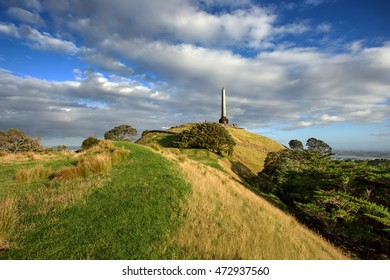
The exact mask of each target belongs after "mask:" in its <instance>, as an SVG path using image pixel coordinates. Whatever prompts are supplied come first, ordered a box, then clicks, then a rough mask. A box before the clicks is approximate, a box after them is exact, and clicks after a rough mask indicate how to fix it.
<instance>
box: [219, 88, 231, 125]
mask: <svg viewBox="0 0 390 280" xmlns="http://www.w3.org/2000/svg"><path fill="white" fill-rule="evenodd" d="M219 123H222V124H229V120H228V118H227V117H226V91H225V88H224V87H223V88H222V102H221V118H220V119H219Z"/></svg>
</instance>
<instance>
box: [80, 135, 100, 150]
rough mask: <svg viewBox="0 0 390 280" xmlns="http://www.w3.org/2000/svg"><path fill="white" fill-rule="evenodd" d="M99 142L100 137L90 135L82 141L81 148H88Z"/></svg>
mask: <svg viewBox="0 0 390 280" xmlns="http://www.w3.org/2000/svg"><path fill="white" fill-rule="evenodd" d="M97 144H99V139H97V138H95V137H91V136H90V137H88V138H87V139H85V140H84V141H83V143H81V149H82V150H87V149H89V148H91V147H93V146H96V145H97Z"/></svg>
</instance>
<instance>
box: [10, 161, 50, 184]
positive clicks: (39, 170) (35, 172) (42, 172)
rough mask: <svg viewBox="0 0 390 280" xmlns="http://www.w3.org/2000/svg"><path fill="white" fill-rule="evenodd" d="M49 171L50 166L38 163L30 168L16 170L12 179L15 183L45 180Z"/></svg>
mask: <svg viewBox="0 0 390 280" xmlns="http://www.w3.org/2000/svg"><path fill="white" fill-rule="evenodd" d="M50 173H51V169H50V168H47V167H44V166H43V164H39V165H36V166H34V167H31V168H23V169H19V170H17V171H16V174H15V177H14V179H15V182H17V183H30V182H35V181H42V180H46V179H48V177H49V175H50Z"/></svg>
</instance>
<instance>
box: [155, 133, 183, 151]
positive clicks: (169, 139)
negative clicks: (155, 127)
mask: <svg viewBox="0 0 390 280" xmlns="http://www.w3.org/2000/svg"><path fill="white" fill-rule="evenodd" d="M178 139H179V136H178V135H177V134H167V135H164V137H161V138H160V139H158V140H157V143H158V144H159V145H161V146H162V147H164V148H177V145H176V142H177V140H178Z"/></svg>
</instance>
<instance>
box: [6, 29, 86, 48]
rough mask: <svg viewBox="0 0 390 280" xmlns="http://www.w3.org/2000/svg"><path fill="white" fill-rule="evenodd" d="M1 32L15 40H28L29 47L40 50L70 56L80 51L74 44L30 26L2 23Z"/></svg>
mask: <svg viewBox="0 0 390 280" xmlns="http://www.w3.org/2000/svg"><path fill="white" fill-rule="evenodd" d="M0 32H1V33H5V34H7V35H9V36H12V37H15V38H19V39H24V40H27V42H28V44H29V45H31V46H32V47H33V48H36V49H40V50H48V51H56V52H64V53H69V54H75V53H77V52H78V51H79V48H78V47H77V46H76V45H75V44H74V43H73V42H71V41H67V40H63V39H61V38H56V37H53V36H52V35H51V34H49V33H45V32H40V31H38V30H37V29H34V28H32V27H30V26H28V25H21V26H20V27H17V26H15V25H14V24H7V23H0Z"/></svg>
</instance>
